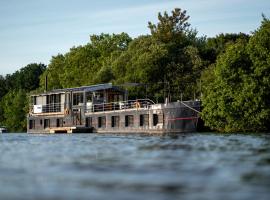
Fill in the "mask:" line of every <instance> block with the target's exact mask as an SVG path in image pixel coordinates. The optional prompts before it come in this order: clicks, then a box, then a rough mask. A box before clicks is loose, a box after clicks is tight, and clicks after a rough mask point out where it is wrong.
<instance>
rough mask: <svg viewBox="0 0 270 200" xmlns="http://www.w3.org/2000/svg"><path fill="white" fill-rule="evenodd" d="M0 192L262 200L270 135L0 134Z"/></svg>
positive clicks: (268, 177)
mask: <svg viewBox="0 0 270 200" xmlns="http://www.w3.org/2000/svg"><path fill="white" fill-rule="evenodd" d="M0 153H1V156H0V199H157V200H159V199H192V200H193V199H200V200H203V199H213V200H217V199H219V200H220V199H224V200H225V199H226V200H227V199H239V200H244V199H245V200H246V199H256V200H259V199H267V200H268V199H270V190H269V188H270V135H269V134H261V135H241V134H233V135H219V134H210V133H209V134H181V135H173V136H143V135H128V136H124V135H98V134H79V135H27V134H2V135H0Z"/></svg>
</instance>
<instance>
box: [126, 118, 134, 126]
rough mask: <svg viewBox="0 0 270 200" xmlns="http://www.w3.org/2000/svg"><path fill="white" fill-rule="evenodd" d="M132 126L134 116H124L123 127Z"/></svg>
mask: <svg viewBox="0 0 270 200" xmlns="http://www.w3.org/2000/svg"><path fill="white" fill-rule="evenodd" d="M133 125H134V116H133V115H126V116H125V126H126V127H128V126H133Z"/></svg>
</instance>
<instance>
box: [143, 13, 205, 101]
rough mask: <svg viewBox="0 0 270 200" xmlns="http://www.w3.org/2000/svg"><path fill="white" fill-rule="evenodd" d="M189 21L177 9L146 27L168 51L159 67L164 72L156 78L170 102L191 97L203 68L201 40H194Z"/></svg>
mask: <svg viewBox="0 0 270 200" xmlns="http://www.w3.org/2000/svg"><path fill="white" fill-rule="evenodd" d="M188 19H189V16H188V15H187V14H186V11H185V10H184V11H182V10H181V9H180V8H176V9H175V10H173V11H172V13H171V15H170V16H169V15H168V14H167V13H166V12H164V15H161V13H159V14H158V20H159V21H158V23H157V24H156V25H155V24H153V23H151V22H149V26H148V27H149V28H150V31H151V34H152V37H153V38H154V39H156V40H157V41H158V42H159V43H161V44H163V45H165V49H166V51H167V52H168V56H167V57H166V59H163V60H162V63H161V65H160V66H161V67H162V71H163V73H162V76H160V77H159V78H160V80H161V81H162V82H163V83H164V88H165V91H164V93H167V95H168V96H170V97H171V99H172V100H177V99H180V98H181V97H183V99H191V98H193V96H194V92H196V91H197V89H196V87H197V82H198V79H199V78H200V72H201V70H202V67H203V62H202V59H201V57H200V52H199V47H201V44H202V42H203V41H204V40H203V39H202V38H197V36H196V35H197V31H196V30H193V29H191V28H190V24H189V23H188Z"/></svg>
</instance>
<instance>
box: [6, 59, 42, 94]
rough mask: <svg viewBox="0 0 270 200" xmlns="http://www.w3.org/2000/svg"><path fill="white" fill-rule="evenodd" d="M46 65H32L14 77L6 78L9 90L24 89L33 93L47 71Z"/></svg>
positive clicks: (22, 69)
mask: <svg viewBox="0 0 270 200" xmlns="http://www.w3.org/2000/svg"><path fill="white" fill-rule="evenodd" d="M45 69H46V66H45V65H44V64H41V63H40V64H37V63H32V64H29V65H27V66H25V67H23V68H21V69H20V70H18V71H16V72H15V73H13V74H12V75H9V74H8V75H7V76H6V80H5V82H6V87H7V90H13V89H22V90H26V91H31V90H34V89H36V88H38V87H39V77H40V75H41V74H42V73H43V72H44V71H45Z"/></svg>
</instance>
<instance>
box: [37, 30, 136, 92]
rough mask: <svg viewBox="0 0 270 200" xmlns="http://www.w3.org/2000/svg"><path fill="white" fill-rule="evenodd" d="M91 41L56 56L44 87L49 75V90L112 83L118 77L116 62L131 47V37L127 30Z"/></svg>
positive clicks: (42, 84) (51, 63)
mask: <svg viewBox="0 0 270 200" xmlns="http://www.w3.org/2000/svg"><path fill="white" fill-rule="evenodd" d="M90 39H91V41H90V43H88V44H86V45H84V46H78V47H73V48H71V49H70V51H69V52H67V53H66V54H65V55H61V54H59V55H58V56H56V57H53V58H52V60H51V62H50V64H49V66H48V68H47V70H46V72H45V73H44V74H42V76H41V80H42V81H41V82H40V86H41V88H43V89H44V88H45V87H44V81H43V80H45V77H46V76H47V78H48V90H50V89H53V88H67V87H76V86H81V85H91V84H96V83H105V82H110V81H112V80H113V79H114V75H113V72H112V63H113V61H114V60H115V59H116V58H118V57H119V56H120V54H121V53H122V52H123V51H125V50H126V49H127V47H128V44H129V42H130V41H131V38H130V37H129V36H128V35H127V34H126V33H121V34H112V35H109V34H103V33H102V34H101V35H92V36H90Z"/></svg>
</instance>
